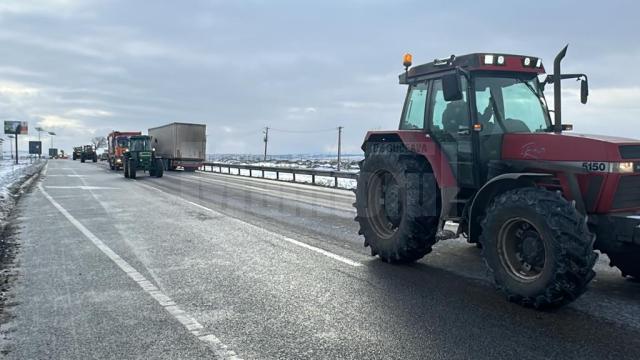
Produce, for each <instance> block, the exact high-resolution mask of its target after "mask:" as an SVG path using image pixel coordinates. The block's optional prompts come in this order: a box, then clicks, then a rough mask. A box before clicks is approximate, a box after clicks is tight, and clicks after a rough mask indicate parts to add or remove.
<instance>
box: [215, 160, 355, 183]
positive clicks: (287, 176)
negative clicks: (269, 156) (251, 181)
mask: <svg viewBox="0 0 640 360" xmlns="http://www.w3.org/2000/svg"><path fill="white" fill-rule="evenodd" d="M228 164H229V165H254V166H268V167H277V168H282V169H283V170H284V169H315V170H336V169H335V168H333V167H331V166H330V165H327V166H326V167H320V166H314V167H307V166H299V164H290V163H286V162H283V161H278V162H277V163H276V162H270V161H266V162H265V161H258V162H252V163H247V162H238V163H235V162H228ZM355 166H356V168H355V169H354V168H353V167H351V168H350V169H349V170H345V171H348V172H358V169H357V163H356V165H355ZM213 170H214V171H215V172H217V171H218V168H216V167H214V168H213ZM228 170H229V169H225V168H224V167H223V168H222V172H223V173H227V171H228ZM208 171H209V168H208V167H207V172H208ZM230 173H231V174H234V175H238V169H234V168H231V169H230ZM250 173H251V171H249V170H246V169H240V170H239V175H242V176H250ZM252 173H253V174H252V176H253V177H262V171H258V170H253V172H252ZM264 178H265V179H274V180H276V179H277V180H281V181H293V174H291V173H285V172H280V173H279V174H276V172H273V171H265V172H264ZM296 182H297V183H306V184H311V182H312V178H311V175H302V174H296ZM316 185H321V186H330V187H333V186H335V179H334V178H333V177H329V176H316ZM338 187H339V188H343V189H355V188H356V180H355V179H345V178H338Z"/></svg>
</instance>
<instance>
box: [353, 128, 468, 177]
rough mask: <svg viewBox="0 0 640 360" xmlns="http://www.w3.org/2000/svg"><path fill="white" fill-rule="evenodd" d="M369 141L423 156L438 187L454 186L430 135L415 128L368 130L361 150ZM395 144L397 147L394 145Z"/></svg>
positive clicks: (440, 153)
mask: <svg viewBox="0 0 640 360" xmlns="http://www.w3.org/2000/svg"><path fill="white" fill-rule="evenodd" d="M369 143H386V144H389V145H390V146H393V147H394V149H395V150H397V151H402V152H406V153H408V154H411V156H415V155H418V156H419V157H422V158H424V160H425V161H426V163H428V165H429V167H430V171H431V172H432V173H433V174H434V175H435V177H436V182H437V183H438V187H439V188H448V187H456V186H457V182H456V178H455V176H454V175H453V171H452V169H451V166H450V164H449V161H448V159H447V156H446V155H445V154H444V152H443V151H442V149H440V146H439V145H438V144H436V142H435V141H433V139H431V137H430V136H429V135H428V134H426V133H424V132H422V131H416V130H395V131H370V132H368V133H367V136H366V137H365V139H364V143H363V144H362V150H363V151H365V152H366V148H367V145H368V144H369ZM395 144H397V147H396V146H395ZM365 155H366V154H365Z"/></svg>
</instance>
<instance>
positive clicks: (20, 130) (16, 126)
mask: <svg viewBox="0 0 640 360" xmlns="http://www.w3.org/2000/svg"><path fill="white" fill-rule="evenodd" d="M4 133H5V134H12V135H27V134H29V125H28V124H27V122H26V121H11V120H5V121H4Z"/></svg>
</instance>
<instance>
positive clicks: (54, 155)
mask: <svg viewBox="0 0 640 360" xmlns="http://www.w3.org/2000/svg"><path fill="white" fill-rule="evenodd" d="M57 158H58V149H56V148H49V159H57Z"/></svg>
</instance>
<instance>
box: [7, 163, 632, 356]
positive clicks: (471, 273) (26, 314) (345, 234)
mask: <svg viewBox="0 0 640 360" xmlns="http://www.w3.org/2000/svg"><path fill="white" fill-rule="evenodd" d="M165 174H166V176H165V177H163V178H161V179H155V178H150V177H146V176H142V173H139V178H138V180H137V181H131V180H127V179H125V178H124V177H123V176H122V172H118V173H115V172H111V171H109V170H108V169H107V168H106V167H105V166H104V164H86V163H85V164H81V163H79V162H78V161H75V162H74V161H71V160H67V161H63V160H59V161H50V162H49V165H48V169H47V172H46V175H44V176H43V179H42V181H41V182H40V183H39V184H38V186H36V187H35V188H34V190H33V191H32V192H31V193H30V194H28V195H27V196H25V197H24V198H23V200H22V201H21V202H20V205H19V218H18V221H19V231H17V233H16V234H15V236H16V237H17V239H16V240H17V241H18V243H20V244H21V245H20V251H19V255H18V259H17V262H16V263H17V266H18V268H17V270H18V273H19V275H18V277H17V280H16V281H14V283H13V284H11V288H12V289H11V291H10V297H11V301H10V302H11V305H10V306H9V307H8V308H6V309H5V311H6V312H7V313H8V314H9V315H10V318H9V322H8V323H5V324H3V325H2V337H3V338H4V340H3V341H2V343H0V344H2V347H3V349H2V350H3V351H5V353H6V354H7V355H6V356H7V357H8V358H11V359H42V358H48V359H87V358H113V359H124V358H144V359H151V358H167V359H178V358H180V359H190V358H193V359H200V358H214V357H218V358H242V359H306V358H309V359H311V358H319V359H427V358H429V359H431V358H435V359H450V358H474V359H479V358H490V359H497V358H505V359H513V358H520V359H540V358H565V359H589V358H593V359H605V358H612V359H625V358H627V359H638V358H639V357H640V285H639V284H637V283H634V282H631V281H627V280H624V279H622V278H621V277H620V276H619V275H618V273H617V272H616V271H615V270H614V269H610V268H608V266H606V264H605V262H606V259H605V258H604V257H602V259H601V260H600V262H599V263H598V266H597V271H598V276H597V278H596V280H595V281H594V282H593V285H592V287H591V289H590V291H589V293H587V294H586V295H585V296H583V297H582V298H581V299H579V300H578V301H577V302H575V303H573V304H572V305H570V306H568V307H565V308H563V309H561V310H558V311H554V312H538V311H533V310H528V309H524V308H521V307H519V306H516V305H513V304H510V303H508V302H506V301H505V300H504V299H503V297H502V296H501V295H500V294H499V293H497V292H496V291H495V290H494V288H493V285H492V283H491V281H490V280H489V279H488V278H487V277H486V272H485V268H484V265H483V263H482V260H481V259H480V257H479V252H478V250H477V249H476V248H475V247H473V246H470V245H468V244H466V243H464V241H462V240H453V241H448V242H443V243H441V244H438V245H437V246H436V248H435V250H434V252H433V253H432V254H430V255H428V256H427V257H426V258H424V259H423V260H421V261H419V262H418V263H416V264H413V265H410V266H392V265H388V264H385V263H382V262H380V261H379V260H377V259H376V258H372V257H370V256H369V255H368V251H367V249H365V248H363V247H362V238H361V237H359V236H358V235H357V230H358V229H357V225H356V223H355V222H354V221H353V216H354V211H353V209H352V207H351V203H352V202H353V200H354V199H353V194H352V193H351V192H350V191H342V190H335V189H327V188H320V187H310V186H306V185H296V184H287V183H282V182H272V181H269V180H258V179H248V178H240V177H237V176H229V175H220V174H203V173H182V172H174V173H165Z"/></svg>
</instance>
